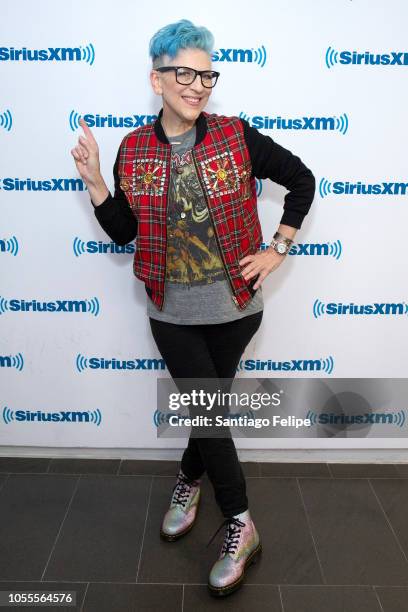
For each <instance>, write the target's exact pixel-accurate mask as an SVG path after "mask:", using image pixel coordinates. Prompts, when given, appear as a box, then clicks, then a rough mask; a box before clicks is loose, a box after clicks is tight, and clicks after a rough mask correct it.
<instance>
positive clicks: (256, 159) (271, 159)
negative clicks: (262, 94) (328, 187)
mask: <svg viewBox="0 0 408 612" xmlns="http://www.w3.org/2000/svg"><path fill="white" fill-rule="evenodd" d="M241 121H242V123H243V126H244V136H245V141H246V143H247V146H248V150H249V153H250V157H251V163H252V176H255V177H256V178H259V179H265V178H269V179H271V180H272V181H274V182H275V183H278V184H279V185H283V186H284V187H286V189H288V190H289V193H287V194H286V195H285V203H284V206H283V208H284V212H283V216H282V218H281V223H282V224H284V225H290V226H291V227H296V228H297V229H300V227H301V225H302V222H303V219H304V217H305V216H306V215H307V213H308V212H309V209H310V206H311V205H312V202H313V198H314V194H315V189H316V181H315V177H314V176H313V174H312V172H311V171H310V170H309V168H307V167H306V166H305V164H304V163H303V162H302V161H301V159H300V158H299V157H297V156H296V155H293V153H291V151H289V150H288V149H285V148H284V147H282V146H281V145H279V144H278V143H276V142H275V141H274V140H272V138H271V137H270V136H265V135H264V134H261V132H258V130H257V129H256V128H253V127H251V126H250V125H249V123H248V121H246V120H245V119H241Z"/></svg>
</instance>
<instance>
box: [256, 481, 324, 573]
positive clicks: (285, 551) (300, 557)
mask: <svg viewBox="0 0 408 612" xmlns="http://www.w3.org/2000/svg"><path fill="white" fill-rule="evenodd" d="M247 495H248V500H249V509H250V512H251V515H252V518H253V520H254V523H255V526H256V528H257V530H258V532H259V535H260V537H261V540H262V556H261V559H260V562H259V563H257V564H256V565H255V566H254V567H253V569H252V568H251V569H252V571H251V572H249V573H248V576H247V577H246V583H248V584H251V583H255V584H261V583H262V584H285V583H293V584H320V583H322V576H321V573H320V568H319V564H318V560H317V557H316V553H315V549H314V546H313V541H312V537H311V534H310V531H309V527H308V524H307V521H306V515H305V512H304V508H303V505H302V502H301V498H300V495H299V489H298V486H297V482H296V480H295V479H294V478H252V479H251V478H250V479H248V480H247Z"/></svg>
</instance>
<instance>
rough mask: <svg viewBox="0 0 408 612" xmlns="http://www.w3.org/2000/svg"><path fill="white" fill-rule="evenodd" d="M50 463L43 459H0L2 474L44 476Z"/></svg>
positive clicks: (49, 460) (48, 460)
mask: <svg viewBox="0 0 408 612" xmlns="http://www.w3.org/2000/svg"><path fill="white" fill-rule="evenodd" d="M50 462H51V459H47V458H43V457H0V472H11V473H12V474H13V473H14V474H17V473H21V472H24V473H28V472H30V473H32V474H43V473H44V472H46V471H47V470H48V466H49V464H50Z"/></svg>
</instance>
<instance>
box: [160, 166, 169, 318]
mask: <svg viewBox="0 0 408 612" xmlns="http://www.w3.org/2000/svg"><path fill="white" fill-rule="evenodd" d="M169 166H170V172H169V178H168V182H167V192H166V223H165V228H166V246H165V252H166V261H165V264H164V281H163V302H162V305H161V307H160V310H163V309H164V302H165V301H166V277H167V214H168V203H169V186H170V180H171V154H170V163H169Z"/></svg>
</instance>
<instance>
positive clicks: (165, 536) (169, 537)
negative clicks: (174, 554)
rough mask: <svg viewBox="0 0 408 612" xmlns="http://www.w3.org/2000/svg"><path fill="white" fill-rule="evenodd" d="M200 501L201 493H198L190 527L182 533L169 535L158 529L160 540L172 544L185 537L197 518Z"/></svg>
mask: <svg viewBox="0 0 408 612" xmlns="http://www.w3.org/2000/svg"><path fill="white" fill-rule="evenodd" d="M200 501H201V492H200V497H199V498H198V502H197V509H196V514H195V517H194V521H193V522H192V523H191V525H189V526H188V527H187V528H186V529H184V531H180V532H179V533H175V534H169V533H165V532H164V531H163V530H162V528H161V527H160V537H161V539H162V540H166V542H174V541H175V540H178V539H180V538H182V537H183V535H186V533H188V532H189V531H190V530H191V529H192V528H193V527H194V525H195V522H196V520H197V516H198V510H199V508H200Z"/></svg>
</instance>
